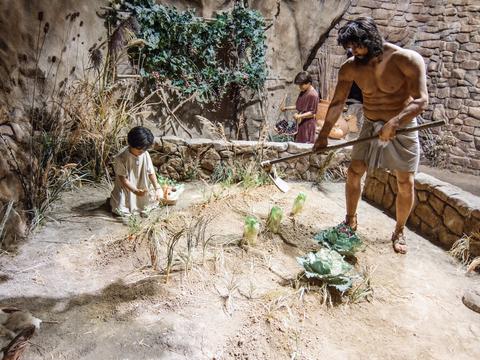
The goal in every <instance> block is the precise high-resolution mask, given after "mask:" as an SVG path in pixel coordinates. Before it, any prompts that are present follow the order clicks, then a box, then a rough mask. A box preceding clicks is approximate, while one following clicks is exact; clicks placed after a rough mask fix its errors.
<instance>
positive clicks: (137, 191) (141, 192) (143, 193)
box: [133, 189, 147, 196]
mask: <svg viewBox="0 0 480 360" xmlns="http://www.w3.org/2000/svg"><path fill="white" fill-rule="evenodd" d="M133 193H134V194H135V195H137V196H145V194H146V193H147V190H146V189H137V190H135V191H134V192H133Z"/></svg>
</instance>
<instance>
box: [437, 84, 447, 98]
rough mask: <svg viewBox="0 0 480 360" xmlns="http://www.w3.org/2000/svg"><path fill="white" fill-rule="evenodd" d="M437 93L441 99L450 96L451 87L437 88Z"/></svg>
mask: <svg viewBox="0 0 480 360" xmlns="http://www.w3.org/2000/svg"><path fill="white" fill-rule="evenodd" d="M436 95H437V97H438V98H439V99H446V98H448V97H449V96H450V88H448V87H444V88H440V89H437V91H436Z"/></svg>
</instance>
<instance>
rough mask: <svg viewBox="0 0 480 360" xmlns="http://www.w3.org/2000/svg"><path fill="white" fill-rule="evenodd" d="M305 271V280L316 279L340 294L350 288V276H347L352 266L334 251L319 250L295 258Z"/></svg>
mask: <svg viewBox="0 0 480 360" xmlns="http://www.w3.org/2000/svg"><path fill="white" fill-rule="evenodd" d="M297 261H298V263H299V264H300V265H301V266H303V268H304V269H305V276H306V277H307V278H309V279H310V278H316V279H319V280H321V281H322V282H324V283H326V284H327V285H329V286H332V287H334V288H336V289H337V290H338V291H340V292H342V293H343V292H345V291H347V290H348V289H350V288H351V286H352V283H353V281H352V276H351V275H350V274H349V273H350V272H351V270H352V266H351V265H350V264H349V263H347V262H346V261H345V260H343V257H342V256H341V255H340V254H339V253H337V252H336V251H334V250H329V249H321V250H319V251H317V252H316V253H308V254H306V255H305V256H303V257H298V258H297Z"/></svg>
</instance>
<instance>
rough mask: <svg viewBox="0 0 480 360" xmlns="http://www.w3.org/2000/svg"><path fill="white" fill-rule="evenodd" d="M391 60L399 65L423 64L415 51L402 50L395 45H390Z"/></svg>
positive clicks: (421, 58) (420, 56)
mask: <svg viewBox="0 0 480 360" xmlns="http://www.w3.org/2000/svg"><path fill="white" fill-rule="evenodd" d="M392 59H393V60H395V61H397V62H400V63H418V62H419V61H422V62H423V57H422V55H420V54H419V53H418V52H416V51H415V50H411V49H404V48H401V47H399V46H396V45H392Z"/></svg>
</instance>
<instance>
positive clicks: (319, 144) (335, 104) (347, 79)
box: [313, 60, 353, 151]
mask: <svg viewBox="0 0 480 360" xmlns="http://www.w3.org/2000/svg"><path fill="white" fill-rule="evenodd" d="M351 66H352V64H351V63H349V62H348V60H347V62H345V63H344V64H343V65H342V67H341V68H340V70H339V72H338V81H337V86H336V87H335V93H334V94H333V99H332V101H331V102H330V106H329V107H328V110H327V115H326V116H325V123H324V124H323V127H322V129H321V130H320V133H319V134H318V139H317V141H316V142H315V145H314V146H313V149H314V151H317V150H320V149H322V148H324V147H325V146H327V144H328V134H330V131H331V130H332V128H333V126H334V125H335V123H336V122H337V120H338V119H339V118H340V115H341V114H342V112H343V107H344V105H345V101H346V100H347V96H348V93H349V92H350V88H351V87H352V83H353V78H352V76H351V73H352V68H351Z"/></svg>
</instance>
